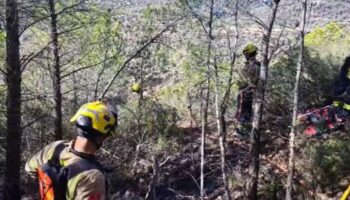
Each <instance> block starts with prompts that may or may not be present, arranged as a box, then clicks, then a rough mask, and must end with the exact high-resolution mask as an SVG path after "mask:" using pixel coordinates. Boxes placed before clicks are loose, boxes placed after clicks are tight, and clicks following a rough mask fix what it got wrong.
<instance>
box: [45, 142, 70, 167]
mask: <svg viewBox="0 0 350 200" xmlns="http://www.w3.org/2000/svg"><path fill="white" fill-rule="evenodd" d="M64 148H66V145H64V143H63V142H62V143H59V144H58V145H57V146H56V147H55V149H54V150H53V153H52V156H51V158H50V159H49V160H48V163H49V164H50V165H53V166H61V163H60V154H61V152H62V151H63V150H64Z"/></svg>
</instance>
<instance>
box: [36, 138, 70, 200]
mask: <svg viewBox="0 0 350 200" xmlns="http://www.w3.org/2000/svg"><path fill="white" fill-rule="evenodd" d="M64 148H65V145H64V144H63V143H60V144H59V145H58V146H57V147H56V148H55V149H54V152H53V155H52V157H51V158H50V160H48V161H47V162H46V163H44V164H42V165H40V166H39V167H38V169H37V174H38V182H39V196H40V199H41V200H65V199H66V197H65V196H66V187H67V170H68V168H67V167H63V166H61V164H60V159H59V155H60V153H61V152H62V151H63V149H64Z"/></svg>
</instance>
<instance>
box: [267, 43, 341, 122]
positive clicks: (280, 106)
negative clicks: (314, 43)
mask: <svg viewBox="0 0 350 200" xmlns="http://www.w3.org/2000/svg"><path fill="white" fill-rule="evenodd" d="M298 57H299V56H298V55H297V54H296V53H295V54H294V55H293V56H291V57H283V58H281V59H279V60H278V61H277V62H276V63H274V64H273V65H272V67H271V69H270V76H271V77H273V78H271V79H269V82H268V89H267V92H268V94H267V97H266V98H267V101H268V105H267V110H268V111H269V112H272V113H273V114H275V115H277V116H291V115H290V114H289V113H290V112H291V109H292V99H293V93H292V92H291V91H293V88H294V82H295V75H296V66H297V61H298ZM304 59H305V61H304V66H303V68H304V70H303V73H302V77H301V82H300V85H299V86H300V87H299V110H300V111H301V112H303V111H305V110H306V109H308V108H312V107H318V106H321V105H324V104H325V103H326V102H327V101H328V100H329V98H330V96H329V93H330V90H331V86H332V84H333V81H334V78H335V76H336V74H338V71H339V69H338V66H337V65H335V64H334V63H333V62H332V61H330V60H327V59H321V58H320V57H319V56H318V55H317V54H316V55H311V54H310V53H309V50H307V51H306V54H305V57H304ZM310 91H312V92H310ZM286 123H287V124H288V123H290V121H289V118H288V120H286Z"/></svg>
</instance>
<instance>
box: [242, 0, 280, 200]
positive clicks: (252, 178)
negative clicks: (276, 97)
mask: <svg viewBox="0 0 350 200" xmlns="http://www.w3.org/2000/svg"><path fill="white" fill-rule="evenodd" d="M274 2H275V3H274V5H273V10H272V16H271V18H270V21H269V25H268V28H267V29H266V32H265V33H264V37H263V44H264V45H263V46H264V49H263V55H262V56H263V61H262V65H261V67H260V79H259V84H258V88H257V91H256V92H255V94H254V103H253V122H252V130H251V133H250V147H249V154H250V158H251V160H250V163H249V169H248V173H249V178H248V180H247V197H248V199H249V200H256V199H258V196H257V192H258V179H259V165H260V163H259V154H260V124H261V120H262V113H263V103H264V99H265V85H266V81H267V77H268V66H269V62H270V60H269V45H270V39H271V32H272V28H273V25H274V22H275V19H276V13H277V9H278V5H279V2H280V0H274Z"/></svg>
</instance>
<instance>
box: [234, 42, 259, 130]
mask: <svg viewBox="0 0 350 200" xmlns="http://www.w3.org/2000/svg"><path fill="white" fill-rule="evenodd" d="M257 52H258V48H257V47H256V46H255V45H253V44H248V45H246V46H245V47H244V49H243V55H244V57H245V59H246V61H245V65H244V68H242V69H241V70H240V71H239V72H238V74H239V78H238V83H237V84H238V86H239V93H238V96H237V109H236V114H235V119H236V120H237V121H238V122H239V125H238V128H237V130H236V131H237V133H239V134H242V133H244V132H248V131H249V130H250V123H251V117H252V104H253V98H254V93H255V90H256V88H257V86H258V83H259V74H260V63H259V62H258V61H257V60H256V56H257Z"/></svg>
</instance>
